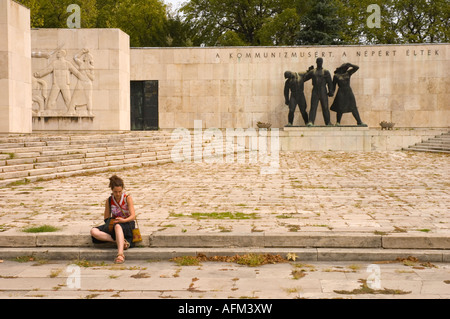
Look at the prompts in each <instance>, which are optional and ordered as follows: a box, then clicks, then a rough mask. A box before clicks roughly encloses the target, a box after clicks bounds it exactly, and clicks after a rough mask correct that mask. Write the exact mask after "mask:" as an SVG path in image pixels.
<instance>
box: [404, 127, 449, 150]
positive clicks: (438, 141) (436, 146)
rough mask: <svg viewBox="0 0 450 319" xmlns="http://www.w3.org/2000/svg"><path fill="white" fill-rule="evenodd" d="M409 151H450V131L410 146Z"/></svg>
mask: <svg viewBox="0 0 450 319" xmlns="http://www.w3.org/2000/svg"><path fill="white" fill-rule="evenodd" d="M403 150H407V151H417V152H434V153H450V132H448V133H443V134H441V135H437V136H435V137H432V138H429V139H428V140H425V141H422V142H421V143H417V144H415V145H412V146H410V147H408V148H403Z"/></svg>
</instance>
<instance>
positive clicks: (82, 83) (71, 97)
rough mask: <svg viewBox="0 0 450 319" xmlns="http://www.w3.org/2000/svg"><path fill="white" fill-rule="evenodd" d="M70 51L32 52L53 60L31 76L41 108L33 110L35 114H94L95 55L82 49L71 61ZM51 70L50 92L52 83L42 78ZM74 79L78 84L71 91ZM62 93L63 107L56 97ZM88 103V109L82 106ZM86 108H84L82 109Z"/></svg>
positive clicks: (56, 115) (88, 115) (34, 95)
mask: <svg viewBox="0 0 450 319" xmlns="http://www.w3.org/2000/svg"><path fill="white" fill-rule="evenodd" d="M66 55H67V52H66V51H65V50H62V49H61V48H57V49H56V50H55V51H53V52H50V53H45V52H44V53H43V52H32V57H33V58H45V59H48V60H50V59H52V58H53V56H55V58H54V60H53V61H51V62H50V63H49V64H48V66H47V67H46V68H45V69H43V70H40V71H37V72H35V73H34V74H33V76H32V82H33V102H35V103H36V104H37V106H38V109H37V110H36V109H34V110H33V116H45V117H61V116H73V117H80V116H83V117H93V113H92V90H93V85H92V82H93V81H94V59H93V56H92V55H91V54H90V53H89V50H88V49H82V50H81V51H80V52H78V53H76V54H75V55H74V57H73V60H74V62H75V64H74V63H72V62H71V61H70V60H67V59H66ZM48 74H52V83H51V88H50V93H49V94H48V89H47V88H48V86H49V84H48V83H47V82H46V81H45V80H43V79H42V78H44V77H45V76H46V75H48ZM73 79H75V81H77V82H76V85H75V88H74V90H73V92H71V83H72V82H71V81H72V80H73ZM60 94H61V96H62V99H63V102H64V106H65V109H64V108H60V107H58V104H57V99H58V97H59V96H60ZM84 106H85V107H86V108H85V111H84V110H82V109H81V108H82V107H84ZM83 111H84V112H83Z"/></svg>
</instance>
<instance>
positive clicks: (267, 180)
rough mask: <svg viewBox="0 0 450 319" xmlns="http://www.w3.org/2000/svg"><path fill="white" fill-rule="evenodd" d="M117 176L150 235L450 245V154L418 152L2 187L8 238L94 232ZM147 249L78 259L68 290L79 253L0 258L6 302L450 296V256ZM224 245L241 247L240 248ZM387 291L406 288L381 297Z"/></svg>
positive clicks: (159, 168) (0, 226)
mask: <svg viewBox="0 0 450 319" xmlns="http://www.w3.org/2000/svg"><path fill="white" fill-rule="evenodd" d="M113 173H116V174H118V175H119V176H121V177H122V178H123V179H124V180H125V187H126V190H127V192H128V193H129V194H131V195H132V196H133V198H134V201H135V206H136V212H137V216H138V220H139V226H140V228H141V232H142V233H143V235H144V236H146V237H147V236H157V235H159V236H163V235H178V236H181V237H180V238H188V236H193V235H199V234H205V235H211V234H222V235H233V234H239V235H241V236H249V237H250V236H254V235H257V236H258V235H260V234H265V235H266V236H268V235H270V234H278V235H281V236H288V235H292V234H302V233H313V234H317V236H322V235H325V234H341V235H342V236H347V235H351V234H356V233H357V234H363V235H364V234H366V235H367V237H370V236H372V235H374V234H383V236H396V235H402V236H410V237H414V236H422V237H423V236H430V237H433V236H437V237H439V238H444V243H443V245H444V246H446V245H448V238H449V234H450V229H449V223H450V218H449V211H450V210H449V208H450V201H449V198H450V187H449V186H450V184H449V180H450V178H449V177H450V159H449V156H448V155H444V154H434V153H419V152H352V153H348V152H304V153H302V152H298V153H290V152H282V153H280V168H279V169H278V171H276V172H273V174H261V165H260V164H251V163H248V162H246V163H237V162H235V163H205V162H202V163H178V164H174V163H171V164H163V165H152V166H145V167H141V168H136V169H127V170H122V171H114V172H113V171H111V172H106V173H99V174H89V175H86V176H74V177H68V178H61V179H54V180H48V181H40V182H32V183H27V184H20V185H11V186H8V187H4V188H2V191H1V192H0V197H1V200H0V230H1V232H0V236H9V235H20V236H32V234H28V233H24V232H23V229H25V228H27V227H31V226H40V225H53V226H56V227H58V228H59V230H58V231H57V232H56V233H54V234H57V235H61V236H64V235H67V236H68V235H74V234H75V235H79V236H87V235H88V234H89V229H90V228H91V227H93V226H95V225H99V224H101V223H102V218H103V210H104V202H105V199H106V198H107V197H108V196H109V194H110V190H109V189H108V177H110V176H111V175H112V174H113ZM183 236H184V237H183ZM161 238H164V237H161ZM445 241H446V242H445ZM207 244H208V243H205V245H207ZM49 246H52V244H49ZM49 248H51V247H45V245H44V247H40V248H39V249H44V250H46V249H49ZM356 248H358V247H356ZM409 248H419V247H409ZM13 249H14V248H13V247H10V248H2V250H1V251H2V253H3V254H4V253H5V252H6V251H9V250H13ZM31 249H34V248H31ZM36 249H38V248H36ZM96 249H97V250H96V251H98V252H99V253H100V252H101V251H103V250H104V249H102V248H96ZM105 249H106V248H105ZM145 249H149V250H151V249H154V248H151V247H150V248H133V249H131V250H129V251H128V252H126V256H128V257H129V258H127V260H126V263H125V264H124V265H122V266H117V265H113V264H112V258H105V260H103V261H101V260H96V261H95V262H94V261H90V262H92V264H88V265H87V266H88V267H84V266H86V265H84V264H83V265H79V266H78V267H80V268H79V269H80V270H81V272H80V278H81V286H80V287H79V288H76V289H72V288H69V287H68V286H67V280H68V279H69V277H70V272H68V269H69V268H67V267H68V266H69V265H70V264H71V263H74V262H80V261H79V260H78V261H74V260H71V259H70V258H66V260H59V261H55V260H43V262H42V263H41V262H40V261H39V258H36V259H33V261H27V262H25V263H18V261H17V258H5V257H2V256H1V255H0V260H2V262H1V263H0V273H1V276H0V287H1V288H0V297H1V298H29V297H31V298H196V299H197V298H198V299H201V298H449V297H450V288H449V287H450V286H449V280H450V270H449V269H450V265H449V263H448V261H444V262H432V263H430V262H423V261H421V260H412V261H408V260H406V261H405V260H403V261H396V262H394V261H395V258H394V260H393V262H392V263H390V262H381V263H376V262H373V261H354V262H351V261H347V262H346V261H342V260H341V261H338V260H337V261H335V262H333V261H329V262H320V261H316V262H310V261H302V260H301V258H299V259H297V260H296V261H295V262H292V261H291V262H282V263H276V264H267V265H260V266H257V267H249V266H245V265H239V264H236V263H231V262H210V261H206V262H200V263H199V264H198V265H195V266H183V265H179V264H177V263H175V262H173V261H169V259H168V258H167V259H163V260H156V261H155V260H151V261H150V260H145V258H138V259H136V258H133V256H136V254H139V253H140V251H145ZM247 249H248V251H249V252H251V251H252V248H251V247H247ZM107 250H108V249H107ZM109 250H110V251H111V254H113V253H114V250H113V249H109ZM171 250H172V251H177V248H176V247H174V248H171ZM213 250H214V249H213ZM425 250H426V249H425ZM228 251H230V252H233V247H229V248H228ZM441 251H445V250H441ZM283 257H284V256H283ZM85 262H89V261H87V260H85ZM34 264H38V265H39V266H36V267H35V266H32V265H34ZM373 265H376V266H373ZM370 267H379V268H375V270H376V271H378V274H380V276H381V277H379V278H380V279H381V286H380V289H378V290H367V289H365V286H364V283H365V281H364V280H366V281H367V280H368V279H369V278H370V276H371V274H372V271H373V269H374V268H370ZM296 276H298V278H294V277H296ZM385 289H393V290H397V292H398V294H394V293H390V294H384V293H382V292H381V291H386V290H385ZM336 291H340V292H336ZM402 292H404V293H405V294H403V293H402Z"/></svg>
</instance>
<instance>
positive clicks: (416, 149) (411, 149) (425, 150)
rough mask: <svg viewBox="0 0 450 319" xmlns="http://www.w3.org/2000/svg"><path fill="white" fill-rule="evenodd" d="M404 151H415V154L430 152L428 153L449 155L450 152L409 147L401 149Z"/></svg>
mask: <svg viewBox="0 0 450 319" xmlns="http://www.w3.org/2000/svg"><path fill="white" fill-rule="evenodd" d="M403 150H405V151H415V152H430V153H445V154H450V150H449V151H446V150H433V149H426V148H415V147H409V148H407V149H403Z"/></svg>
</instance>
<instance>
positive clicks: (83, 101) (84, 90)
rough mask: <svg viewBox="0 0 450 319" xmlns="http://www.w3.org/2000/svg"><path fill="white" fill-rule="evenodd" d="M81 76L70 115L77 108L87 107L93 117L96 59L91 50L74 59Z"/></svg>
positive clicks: (82, 52) (73, 96) (83, 51)
mask: <svg viewBox="0 0 450 319" xmlns="http://www.w3.org/2000/svg"><path fill="white" fill-rule="evenodd" d="M73 59H74V61H75V63H76V65H77V68H78V71H79V73H80V76H78V80H77V85H76V86H75V90H74V92H73V95H72V99H71V101H70V105H69V114H75V113H76V108H77V107H80V106H84V105H85V106H86V109H87V112H88V115H89V116H92V82H93V81H94V58H93V57H92V55H91V54H90V53H89V50H87V49H83V50H81V52H79V53H77V54H76V55H75V56H74V57H73Z"/></svg>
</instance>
